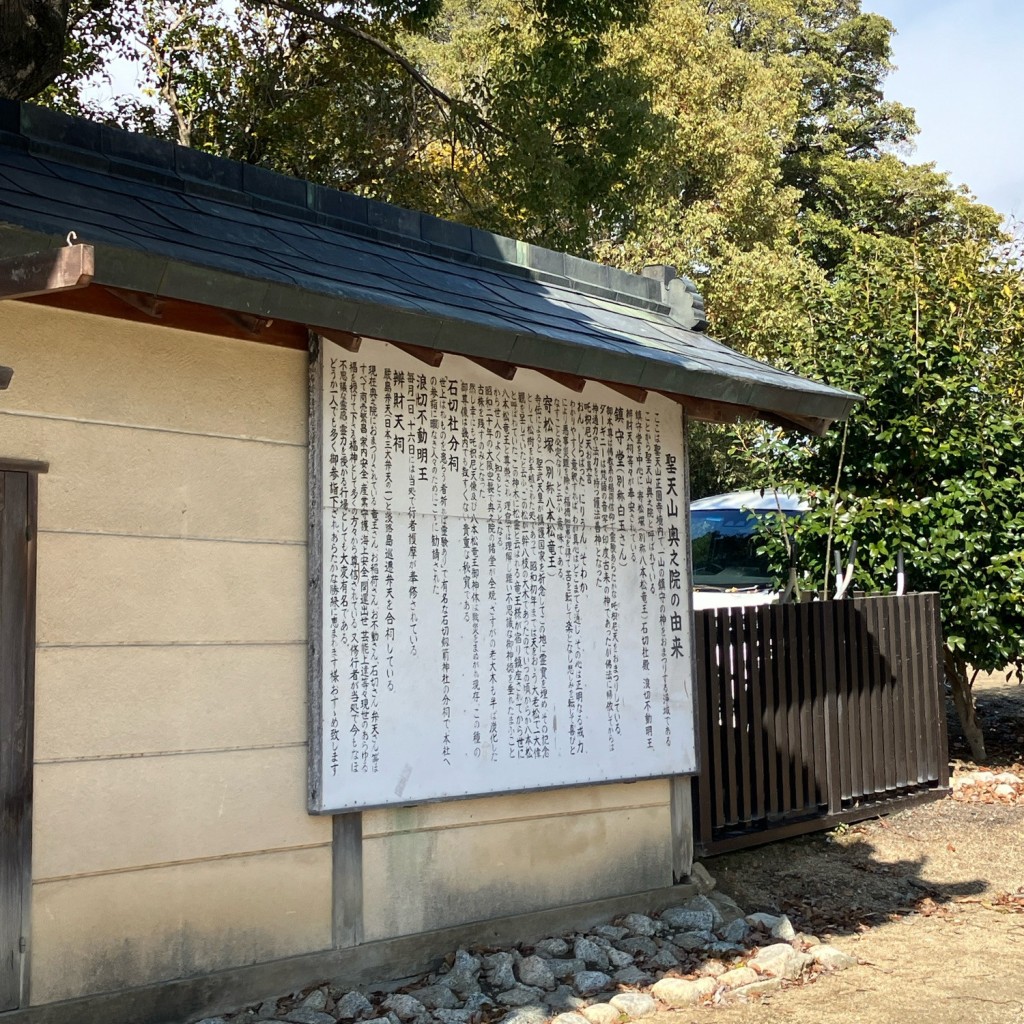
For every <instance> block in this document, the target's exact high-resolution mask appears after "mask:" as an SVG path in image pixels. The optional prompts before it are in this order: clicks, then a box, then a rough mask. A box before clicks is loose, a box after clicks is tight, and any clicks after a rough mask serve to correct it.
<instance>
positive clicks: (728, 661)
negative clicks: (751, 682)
mask: <svg viewBox="0 0 1024 1024" xmlns="http://www.w3.org/2000/svg"><path fill="white" fill-rule="evenodd" d="M731 625H732V623H731V621H730V616H729V612H728V610H726V609H722V610H720V611H719V612H718V692H719V695H720V699H721V702H722V703H721V707H722V719H721V728H722V760H721V765H722V775H721V778H722V788H723V789H724V790H725V819H724V820H725V821H727V822H729V823H730V824H734V823H735V822H737V821H739V779H738V773H737V771H736V762H737V756H736V727H735V720H736V702H735V700H734V699H733V694H734V693H735V674H734V673H735V665H736V651H735V650H733V647H732V629H731Z"/></svg>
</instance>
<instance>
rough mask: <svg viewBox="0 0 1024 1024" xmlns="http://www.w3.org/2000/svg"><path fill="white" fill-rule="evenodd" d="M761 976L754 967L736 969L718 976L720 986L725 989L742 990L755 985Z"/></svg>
mask: <svg viewBox="0 0 1024 1024" xmlns="http://www.w3.org/2000/svg"><path fill="white" fill-rule="evenodd" d="M760 977H761V976H760V975H759V974H758V973H757V971H755V970H754V969H753V968H752V967H734V968H733V969H732V970H731V971H726V972H725V973H724V974H720V975H719V976H718V984H719V985H721V986H723V988H727V989H730V990H732V989H734V988H742V987H743V986H744V985H753V984H754V982H755V981H757V980H758V979H759V978H760Z"/></svg>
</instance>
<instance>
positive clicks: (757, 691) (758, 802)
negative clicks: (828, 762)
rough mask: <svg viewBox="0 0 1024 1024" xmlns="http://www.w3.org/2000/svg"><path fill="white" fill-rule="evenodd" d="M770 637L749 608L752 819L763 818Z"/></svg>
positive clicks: (746, 640)
mask: <svg viewBox="0 0 1024 1024" xmlns="http://www.w3.org/2000/svg"><path fill="white" fill-rule="evenodd" d="M767 639H768V638H767V637H766V636H764V635H763V634H761V633H760V632H759V630H758V618H757V609H756V608H748V609H747V612H746V615H745V616H744V618H743V650H744V653H745V654H746V662H747V679H748V680H749V694H750V739H751V766H752V767H751V774H752V780H751V785H752V787H753V792H752V794H751V796H752V803H751V809H750V813H751V817H752V818H753V819H754V820H755V821H761V820H763V819H764V817H765V815H766V813H767V811H766V807H765V793H766V777H767V772H766V770H765V759H764V731H765V730H764V690H765V681H764V662H765V653H766V651H767Z"/></svg>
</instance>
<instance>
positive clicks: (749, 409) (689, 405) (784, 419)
mask: <svg viewBox="0 0 1024 1024" xmlns="http://www.w3.org/2000/svg"><path fill="white" fill-rule="evenodd" d="M660 393H661V394H663V395H664V396H665V397H666V398H671V399H672V401H673V402H678V403H679V405H681V406H682V407H683V411H684V412H685V413H686V415H687V416H689V417H691V418H692V419H695V420H702V421H703V422H705V423H735V422H736V421H737V420H766V421H767V422H769V423H774V424H775V425H776V426H779V427H782V428H784V429H785V430H801V431H804V432H806V433H811V434H816V435H818V436H819V437H820V436H821V435H822V434H824V433H825V431H826V430H827V429H828V427H829V422H830V421H827V420H820V419H815V418H814V417H811V416H800V415H795V414H794V415H789V416H782V415H780V414H779V413H771V412H766V411H764V410H761V409H755V408H754V407H753V406H750V405H733V404H731V403H729V402H714V401H711V400H710V399H707V398H692V397H690V396H689V395H673V394H669V393H668V392H666V391H662V392H660Z"/></svg>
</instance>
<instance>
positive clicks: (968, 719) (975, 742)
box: [942, 647, 985, 763]
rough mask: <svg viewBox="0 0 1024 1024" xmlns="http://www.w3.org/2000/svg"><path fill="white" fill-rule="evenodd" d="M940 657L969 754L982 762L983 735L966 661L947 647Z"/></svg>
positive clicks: (983, 749)
mask: <svg viewBox="0 0 1024 1024" xmlns="http://www.w3.org/2000/svg"><path fill="white" fill-rule="evenodd" d="M942 657H943V662H944V664H945V667H946V678H947V679H948V680H949V685H950V687H951V688H952V690H953V706H954V707H955V708H956V714H957V717H958V718H959V719H960V725H961V726H962V727H963V730H964V736H966V737H967V742H968V744H969V745H970V748H971V756H972V757H973V758H974V760H975V761H977V762H979V763H980V762H983V761H984V760H985V737H984V736H983V735H982V733H981V725H980V723H979V722H978V715H977V709H976V708H975V706H974V693H973V692H972V689H971V684H970V681H969V680H968V678H967V662H965V661H964V659H963V658H960V657H958V656H957V655H955V654H953V652H952V651H950V649H949V648H948V647H946V648H943V652H942Z"/></svg>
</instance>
